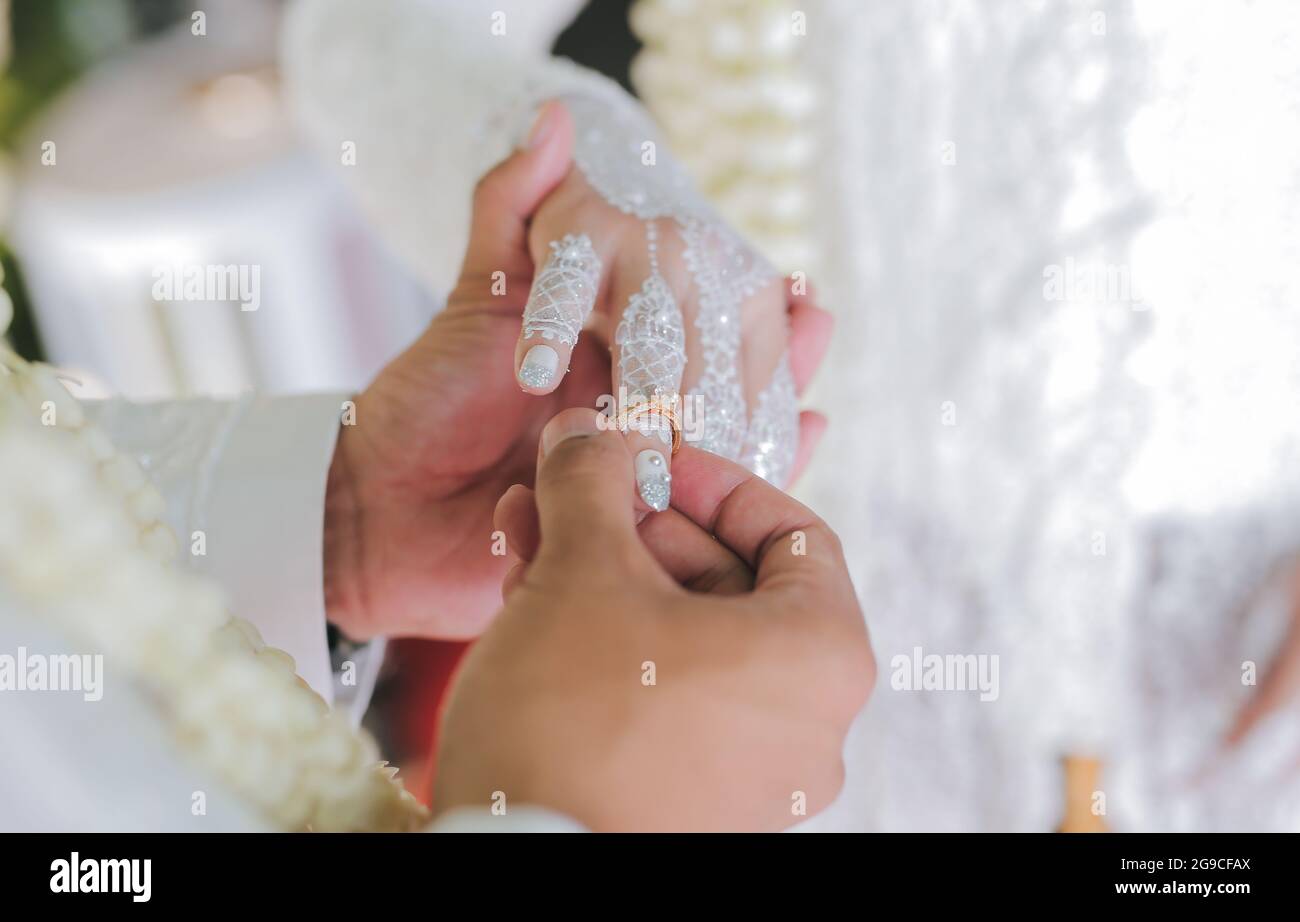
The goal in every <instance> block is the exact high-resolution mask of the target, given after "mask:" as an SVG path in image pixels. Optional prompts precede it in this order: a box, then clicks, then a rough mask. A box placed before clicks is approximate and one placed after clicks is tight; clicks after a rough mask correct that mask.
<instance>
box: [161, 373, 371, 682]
mask: <svg viewBox="0 0 1300 922" xmlns="http://www.w3.org/2000/svg"><path fill="white" fill-rule="evenodd" d="M346 399H347V398H346V397H345V396H343V395H338V394H329V395H310V396H294V397H248V398H245V399H243V400H241V401H240V402H239V404H238V408H237V410H236V412H235V415H234V416H233V418H232V420H231V425H230V426H229V427H228V428H227V429H226V430H225V433H224V440H223V443H222V444H219V445H216V446H214V449H215V450H214V451H213V453H212V455H211V456H210V465H211V466H210V467H209V469H208V470H207V471H206V472H205V473H206V474H207V483H206V484H200V485H199V493H200V494H201V501H200V502H199V503H196V508H195V510H194V511H195V513H196V515H195V518H196V520H197V521H195V523H194V527H195V529H199V530H202V531H203V532H204V534H205V540H206V545H207V554H206V556H204V557H194V558H191V560H192V561H193V563H194V564H195V565H196V568H197V569H200V570H202V571H204V572H207V573H208V574H210V575H211V576H213V577H214V578H216V579H217V580H218V581H219V582H220V583H221V584H222V586H224V587H225V589H226V591H227V592H228V593H229V596H230V600H231V607H232V611H233V612H234V613H235V614H236V615H238V616H239V617H241V618H243V619H245V620H247V621H250V622H252V623H253V624H254V625H256V626H257V629H258V631H260V632H261V634H262V638H263V639H264V640H265V641H266V642H267V643H268V644H270V645H271V646H273V647H278V648H280V649H281V650H284V651H285V652H286V653H288V654H289V655H290V656H292V657H293V658H294V661H295V662H296V663H297V667H298V674H299V675H300V676H302V678H303V679H305V680H306V681H307V683H308V684H309V685H311V687H312V688H313V689H315V690H316V692H317V693H318V694H320V695H321V697H323V698H324V699H325V700H326V701H328V702H331V703H332V702H333V700H334V686H333V678H332V672H331V670H330V661H329V647H328V642H327V640H326V634H325V593H324V564H323V560H322V542H323V539H324V516H325V481H326V477H327V475H328V474H329V467H330V461H331V459H332V458H333V456H334V443H335V440H336V439H337V437H338V427H339V414H340V412H341V410H342V404H343V401H344V400H346ZM205 488H206V489H205ZM181 540H182V547H184V545H185V542H186V537H185V536H182V539H181Z"/></svg>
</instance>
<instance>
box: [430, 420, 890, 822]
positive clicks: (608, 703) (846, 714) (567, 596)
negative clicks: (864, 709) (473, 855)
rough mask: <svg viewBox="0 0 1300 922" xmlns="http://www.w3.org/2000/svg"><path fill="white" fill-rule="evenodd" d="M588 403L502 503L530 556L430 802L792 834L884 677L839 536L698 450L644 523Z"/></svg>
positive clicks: (558, 427)
mask: <svg viewBox="0 0 1300 922" xmlns="http://www.w3.org/2000/svg"><path fill="white" fill-rule="evenodd" d="M595 415H596V414H595V413H594V411H591V410H569V411H566V412H565V413H562V414H561V415H560V416H558V417H557V418H556V419H555V420H553V421H552V422H551V423H550V424H549V425H548V426H547V427H546V430H545V431H544V432H543V434H542V457H541V461H540V465H539V469H538V475H537V487H536V492H535V494H534V493H533V491H530V490H527V489H524V488H518V489H516V490H514V491H512V492H511V495H510V497H508V498H507V499H505V500H503V502H502V504H501V506H500V507H499V509H498V519H499V524H501V525H502V526H503V527H504V528H505V529H507V530H508V531H511V532H513V533H517V534H518V535H519V542H520V544H521V545H522V546H523V553H524V555H525V558H526V560H525V562H524V563H521V564H519V566H518V567H517V569H516V570H515V571H513V572H512V574H511V576H510V578H509V580H508V589H507V597H506V605H505V609H504V610H503V611H502V613H501V614H500V615H499V616H498V617H497V619H496V620H495V621H494V622H493V624H492V626H491V627H490V628H489V629H488V631H487V633H486V634H484V636H483V637H482V639H481V640H479V641H478V643H477V644H475V646H474V647H473V649H472V650H471V652H470V654H469V656H468V658H467V659H466V661H465V663H464V666H463V668H462V670H461V672H460V674H459V676H458V679H457V681H456V684H455V685H454V686H453V689H452V691H451V694H450V700H449V703H448V709H447V712H446V717H445V721H444V724H443V728H442V735H441V739H442V745H441V753H440V759H439V765H438V773H437V779H438V780H437V786H436V789H435V793H434V808H435V812H438V811H442V810H445V809H448V808H451V807H458V806H472V805H477V806H480V807H482V808H483V809H484V810H486V809H487V808H488V807H489V806H490V805H492V804H494V803H497V804H499V803H500V801H501V797H502V795H504V798H505V804H506V808H507V811H508V810H509V806H510V805H511V804H514V805H523V804H534V805H538V806H544V807H550V808H553V809H555V810H558V811H561V812H563V813H565V814H567V815H569V816H571V817H573V818H574V819H577V820H579V821H580V822H582V823H584V824H585V825H587V826H588V827H589V828H591V829H596V830H624V829H638V830H648V829H732V830H736V829H739V830H752V829H780V828H784V827H786V826H789V825H792V824H793V823H795V822H798V821H799V820H800V819H802V817H803V816H804V815H805V813H806V814H807V815H811V814H812V813H814V812H816V811H817V810H819V809H821V808H822V807H824V806H825V805H827V804H828V803H829V802H830V801H831V800H832V799H834V797H835V795H836V794H837V792H838V791H839V788H840V785H841V783H842V777H843V769H842V763H841V749H842V746H843V741H844V736H845V733H846V732H847V729H848V726H849V723H850V721H851V720H852V718H853V716H854V715H855V714H856V713H857V711H858V710H859V709H860V707H861V706H862V704H863V702H864V701H865V699H866V697H867V695H868V693H869V691H870V689H871V686H872V683H873V681H874V676H875V665H874V661H873V659H872V655H871V649H870V644H869V642H868V640H867V633H866V628H865V625H864V624H863V620H862V615H861V612H860V611H859V609H858V605H857V600H856V597H855V595H854V591H853V587H852V584H851V583H850V580H849V577H848V572H847V570H846V568H845V564H844V560H843V557H842V554H841V551H840V545H839V541H838V539H837V538H836V536H835V535H834V533H832V532H831V531H830V529H829V528H828V527H827V526H826V524H825V523H824V522H822V521H821V520H820V519H818V518H817V517H816V516H814V515H813V514H812V513H811V512H809V511H808V510H807V509H806V508H804V507H803V506H801V505H800V504H799V503H797V502H795V501H794V500H793V499H791V498H790V497H788V496H786V495H785V494H784V493H782V492H781V491H780V490H777V489H776V488H775V487H772V486H770V485H769V484H767V483H766V482H764V481H763V480H761V479H760V478H758V477H755V476H754V475H753V474H750V473H749V472H748V471H745V470H743V469H742V468H739V467H738V466H736V465H734V464H731V463H730V462H727V461H725V460H723V459H721V458H718V457H716V456H713V455H708V454H706V453H704V452H697V451H692V450H691V449H689V448H687V449H683V450H682V452H681V454H680V455H679V456H678V458H677V462H676V465H675V467H674V477H675V478H676V479H677V480H678V481H679V483H680V489H677V490H675V491H674V509H673V510H670V511H669V513H665V514H661V515H659V516H652V517H651V518H650V520H648V521H654V522H656V523H657V524H656V525H655V531H654V533H653V535H652V536H650V535H646V534H644V533H641V534H639V533H638V530H637V525H636V518H637V517H636V514H635V511H634V505H633V503H634V497H635V488H634V484H633V476H632V465H631V464H630V463H629V461H630V458H631V454H630V451H631V450H630V449H629V447H628V446H627V444H626V442H625V439H624V437H623V436H622V435H620V434H619V433H617V432H610V431H599V430H598V428H597V426H596V421H595ZM647 545H649V546H647ZM656 545H657V547H655V546H656ZM652 549H653V550H652ZM674 549H675V553H674V552H673V550H674ZM687 586H690V587H692V588H691V589H688V588H685V587H687ZM692 590H693V591H692Z"/></svg>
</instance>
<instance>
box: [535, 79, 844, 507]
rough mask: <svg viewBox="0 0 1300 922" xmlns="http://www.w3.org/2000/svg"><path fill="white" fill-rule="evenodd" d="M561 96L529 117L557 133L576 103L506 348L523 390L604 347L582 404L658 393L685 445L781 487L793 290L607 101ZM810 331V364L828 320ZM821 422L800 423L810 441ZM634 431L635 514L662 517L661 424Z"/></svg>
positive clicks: (551, 384)
mask: <svg viewBox="0 0 1300 922" xmlns="http://www.w3.org/2000/svg"><path fill="white" fill-rule="evenodd" d="M566 103H567V108H566V109H565V110H564V111H560V110H559V108H558V105H557V103H555V102H551V103H549V104H548V105H547V106H546V107H544V108H543V111H542V116H541V121H540V125H541V128H540V129H539V130H542V131H546V130H564V129H562V128H561V122H562V121H563V120H564V119H565V118H567V117H568V108H572V109H573V113H574V117H576V118H577V119H578V131H579V137H578V146H579V147H578V154H577V156H575V161H576V163H575V168H574V169H572V170H570V171H569V173H568V175H566V176H565V178H564V179H563V180H562V181H561V182H560V183H559V185H558V186H557V187H556V188H555V190H554V191H552V192H551V193H550V194H549V195H547V196H546V198H545V199H544V200H543V201H542V202H541V205H540V207H539V208H538V209H537V213H536V215H535V216H534V217H533V220H532V222H531V224H530V225H529V228H528V249H529V252H530V254H531V256H532V261H533V264H534V265H535V266H536V267H537V268H536V275H535V276H534V277H533V282H532V290H531V292H530V294H529V297H528V303H527V305H526V306H525V309H524V316H523V322H522V325H521V331H520V336H519V342H518V345H517V346H516V347H515V355H514V360H515V374H516V376H517V377H518V380H519V383H520V385H521V386H522V387H523V388H524V389H525V390H526V391H527V392H528V393H530V394H534V395H538V396H544V395H549V394H551V393H553V392H554V390H555V389H556V388H557V387H559V386H560V385H561V383H562V382H564V381H567V380H568V377H567V375H566V372H567V373H568V375H582V376H583V377H584V379H586V378H589V377H590V375H591V363H592V361H593V360H594V354H593V352H592V350H590V349H577V348H576V347H577V346H578V345H579V344H584V345H589V344H590V343H591V342H593V341H594V342H596V343H598V344H599V345H600V346H601V347H602V349H607V350H608V351H609V353H610V356H611V362H610V366H611V367H610V372H609V377H608V379H607V381H606V382H605V384H604V386H603V387H602V388H601V390H600V391H599V392H597V393H596V394H592V395H591V396H592V398H593V400H594V399H596V398H598V397H599V396H600V394H608V395H610V398H612V401H609V400H608V399H607V402H608V403H610V404H611V406H610V409H616V410H627V409H631V408H632V407H635V406H637V405H639V404H643V403H644V402H645V401H647V400H651V399H653V398H656V397H658V398H660V399H662V400H664V401H666V402H669V403H672V404H673V405H674V406H675V407H676V408H677V416H678V420H679V422H680V424H681V428H682V429H683V431H684V436H685V439H686V441H688V442H692V443H694V444H695V445H696V446H697V447H701V448H705V449H707V450H709V451H712V452H714V453H716V454H720V455H722V456H724V457H727V458H730V459H732V460H735V461H738V462H740V463H741V464H743V465H744V466H746V467H748V468H750V469H751V470H753V471H755V472H756V473H759V474H761V475H762V476H764V477H765V478H766V479H768V480H770V481H772V482H773V483H775V484H777V485H778V486H782V487H784V486H786V485H787V484H788V483H789V481H790V479H791V478H792V476H793V474H794V473H795V469H796V457H797V454H798V444H799V442H800V427H801V423H800V419H799V412H798V407H797V403H796V389H797V388H796V383H797V379H798V378H799V377H800V376H801V375H800V372H803V371H805V370H806V366H807V365H808V364H809V363H807V362H806V361H804V359H805V358H806V357H805V356H803V355H791V356H789V357H787V347H788V327H789V320H788V318H787V291H788V289H787V288H785V287H784V286H783V285H782V281H781V279H780V278H779V277H778V276H777V275H776V274H775V273H774V272H773V271H772V270H771V268H770V267H769V266H768V265H767V263H766V262H765V261H764V260H763V259H762V258H761V257H760V256H758V255H757V254H756V253H755V252H753V251H752V250H751V249H750V248H749V247H748V245H746V244H745V243H744V242H743V241H742V240H741V239H740V238H739V237H738V236H737V235H735V234H734V233H732V232H731V231H730V230H729V229H728V228H727V227H726V225H725V224H723V223H722V222H721V220H720V219H718V218H717V217H716V216H715V215H714V214H713V213H712V212H711V211H710V210H709V209H708V207H707V206H706V205H704V203H703V202H702V201H701V200H700V199H699V198H698V197H697V196H696V195H695V194H694V193H693V192H692V191H691V189H690V187H689V184H688V183H687V182H686V180H685V177H684V176H683V175H682V174H680V172H679V171H678V168H677V167H676V166H675V165H674V164H673V163H672V162H671V160H670V159H669V158H668V157H667V155H666V154H664V153H663V152H661V151H660V152H656V151H655V149H654V147H653V143H652V142H649V141H646V140H644V139H645V138H646V136H647V134H648V133H649V131H650V130H651V129H649V127H648V126H643V125H640V124H639V123H637V122H635V121H631V122H629V121H627V119H631V118H633V116H625V118H624V119H623V120H620V119H619V118H618V117H616V116H617V110H611V109H606V108H590V110H589V107H591V106H593V104H592V103H591V101H589V100H586V101H584V100H581V99H571V100H566ZM584 119H585V120H586V121H585V123H584ZM814 324H815V326H816V330H815V335H816V336H817V337H818V339H819V340H820V341H819V342H818V343H817V344H816V345H815V347H814V351H815V352H816V353H817V355H816V356H815V358H814V361H813V362H812V363H811V364H813V365H815V364H816V360H819V359H820V352H821V350H823V349H824V348H825V345H826V342H827V339H828V337H829V334H830V324H829V315H825V314H824V313H823V314H821V316H819V317H818V318H817V320H816V321H814ZM807 334H808V331H805V335H807ZM575 349H576V351H575ZM791 362H794V363H795V364H796V365H797V364H800V363H803V365H804V366H805V368H801V369H797V370H796V369H794V368H792V367H791V364H790V363H791ZM802 376H803V377H805V378H806V374H805V375H802ZM679 395H681V398H680V400H679ZM583 403H584V404H585V405H587V406H592V405H593V403H592V402H591V401H584V402H583ZM820 422H821V421H820V420H818V419H815V418H805V420H804V422H803V426H805V427H808V432H807V433H806V438H811V437H815V435H816V434H817V433H816V432H813V431H812V430H814V429H817V430H818V431H819V429H820ZM633 428H635V427H633ZM643 431H645V435H646V437H645V438H641V439H639V440H638V442H637V444H638V447H639V449H640V450H641V452H649V453H650V454H645V453H642V454H639V456H638V459H637V473H638V477H637V482H638V489H639V492H640V494H641V496H642V498H643V499H644V500H645V503H646V506H645V507H642V509H643V511H644V510H645V508H647V507H648V508H651V509H655V510H662V509H665V508H667V506H668V501H669V493H670V484H669V481H670V477H669V476H668V467H669V459H670V457H671V452H670V451H669V450H667V445H666V440H667V437H668V435H669V433H670V431H671V430H670V429H669V428H668V427H667V426H659V427H654V426H651V427H647V429H646V430H643ZM661 440H663V441H661Z"/></svg>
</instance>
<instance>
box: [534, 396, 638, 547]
mask: <svg viewBox="0 0 1300 922" xmlns="http://www.w3.org/2000/svg"><path fill="white" fill-rule="evenodd" d="M599 416H600V414H599V413H597V412H596V411H595V410H587V409H571V410H565V411H564V412H563V413H561V414H559V415H558V416H556V417H555V418H554V419H552V420H551V421H550V422H549V423H547V425H546V428H545V429H544V430H542V440H541V445H542V450H541V460H540V462H539V464H538V468H537V489H536V493H537V517H538V523H539V525H540V526H541V545H540V548H539V557H541V556H551V555H556V556H557V557H558V558H559V559H561V560H565V561H569V560H571V559H572V558H574V557H581V559H582V560H584V561H588V562H591V563H592V564H593V565H596V566H601V565H602V564H601V563H600V561H611V560H615V559H617V560H623V561H626V560H627V559H628V555H629V554H631V555H635V554H638V553H642V554H644V550H643V549H642V546H641V542H640V540H639V539H638V537H637V533H636V516H635V512H634V509H633V497H634V495H635V494H634V492H633V480H632V459H631V456H630V455H629V453H628V449H627V445H626V443H625V441H624V438H623V435H622V434H621V433H619V432H618V431H616V430H614V429H605V428H603V427H601V426H599V425H598V424H597V421H598V418H599Z"/></svg>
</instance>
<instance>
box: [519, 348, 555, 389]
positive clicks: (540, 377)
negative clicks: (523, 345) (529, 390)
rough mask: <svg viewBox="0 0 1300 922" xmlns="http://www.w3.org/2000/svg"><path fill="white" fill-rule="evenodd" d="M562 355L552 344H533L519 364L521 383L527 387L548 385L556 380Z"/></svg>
mask: <svg viewBox="0 0 1300 922" xmlns="http://www.w3.org/2000/svg"><path fill="white" fill-rule="evenodd" d="M559 367H560V356H559V353H557V352H556V351H555V350H554V349H552V348H551V347H550V346H533V348H531V349H529V350H528V352H527V353H526V354H525V355H524V361H523V364H522V365H520V366H519V383H520V384H522V385H524V386H525V387H546V386H547V385H548V384H550V383H551V382H552V381H554V380H555V371H556V369H557V368H559Z"/></svg>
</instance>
